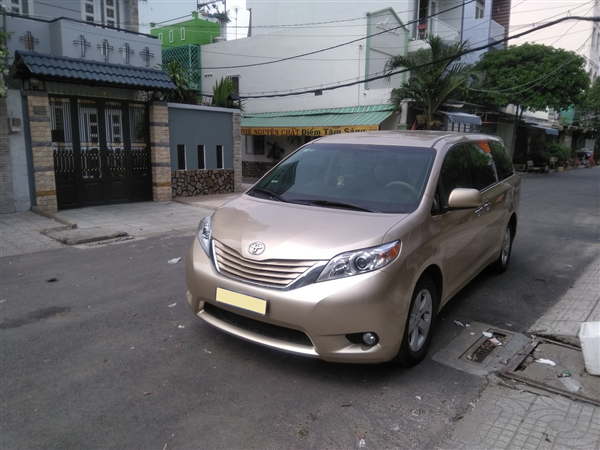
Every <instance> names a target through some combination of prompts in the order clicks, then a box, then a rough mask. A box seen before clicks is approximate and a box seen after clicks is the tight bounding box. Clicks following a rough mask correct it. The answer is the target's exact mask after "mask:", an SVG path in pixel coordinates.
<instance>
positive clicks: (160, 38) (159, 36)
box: [158, 33, 163, 44]
mask: <svg viewBox="0 0 600 450" xmlns="http://www.w3.org/2000/svg"><path fill="white" fill-rule="evenodd" d="M158 40H159V41H160V43H161V44H162V43H163V37H162V33H158Z"/></svg>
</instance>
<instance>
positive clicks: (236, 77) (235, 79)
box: [227, 75, 240, 94]
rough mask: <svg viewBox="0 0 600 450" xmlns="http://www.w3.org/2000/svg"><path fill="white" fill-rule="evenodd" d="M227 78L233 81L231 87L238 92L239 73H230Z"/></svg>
mask: <svg viewBox="0 0 600 450" xmlns="http://www.w3.org/2000/svg"><path fill="white" fill-rule="evenodd" d="M227 78H229V79H230V80H231V82H232V83H233V89H234V91H233V92H235V93H236V94H239V93H240V76H239V75H230V76H228V77H227Z"/></svg>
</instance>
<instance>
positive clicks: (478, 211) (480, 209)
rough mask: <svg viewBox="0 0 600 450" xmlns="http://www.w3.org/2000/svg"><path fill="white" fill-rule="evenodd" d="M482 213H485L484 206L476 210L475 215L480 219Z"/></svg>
mask: <svg viewBox="0 0 600 450" xmlns="http://www.w3.org/2000/svg"><path fill="white" fill-rule="evenodd" d="M482 212H483V206H480V207H479V208H477V209H476V210H475V215H476V216H477V217H479V216H480V215H481V213H482Z"/></svg>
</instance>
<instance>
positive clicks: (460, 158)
mask: <svg viewBox="0 0 600 450" xmlns="http://www.w3.org/2000/svg"><path fill="white" fill-rule="evenodd" d="M456 188H469V189H474V188H476V186H475V184H474V182H473V178H472V177H471V167H470V165H469V157H468V156H467V152H466V150H465V148H464V147H463V146H462V145H459V146H456V147H454V148H452V149H450V150H449V151H448V153H447V154H446V158H445V159H444V164H442V170H441V172H440V182H439V189H440V201H441V203H442V205H441V206H442V207H446V206H448V198H449V197H450V193H451V192H452V191H453V190H454V189H456Z"/></svg>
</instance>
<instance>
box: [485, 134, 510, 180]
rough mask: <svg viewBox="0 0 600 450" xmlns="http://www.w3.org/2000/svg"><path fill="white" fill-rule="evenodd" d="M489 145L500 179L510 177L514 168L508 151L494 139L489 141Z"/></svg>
mask: <svg viewBox="0 0 600 450" xmlns="http://www.w3.org/2000/svg"><path fill="white" fill-rule="evenodd" d="M490 147H491V148H492V155H493V156H494V160H495V161H496V167H497V168H498V175H499V176H500V179H501V180H504V179H506V178H508V177H510V176H511V175H512V174H513V173H514V168H513V164H512V161H511V160H510V156H508V151H506V148H504V146H503V145H502V144H501V143H500V142H496V141H491V142H490Z"/></svg>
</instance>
